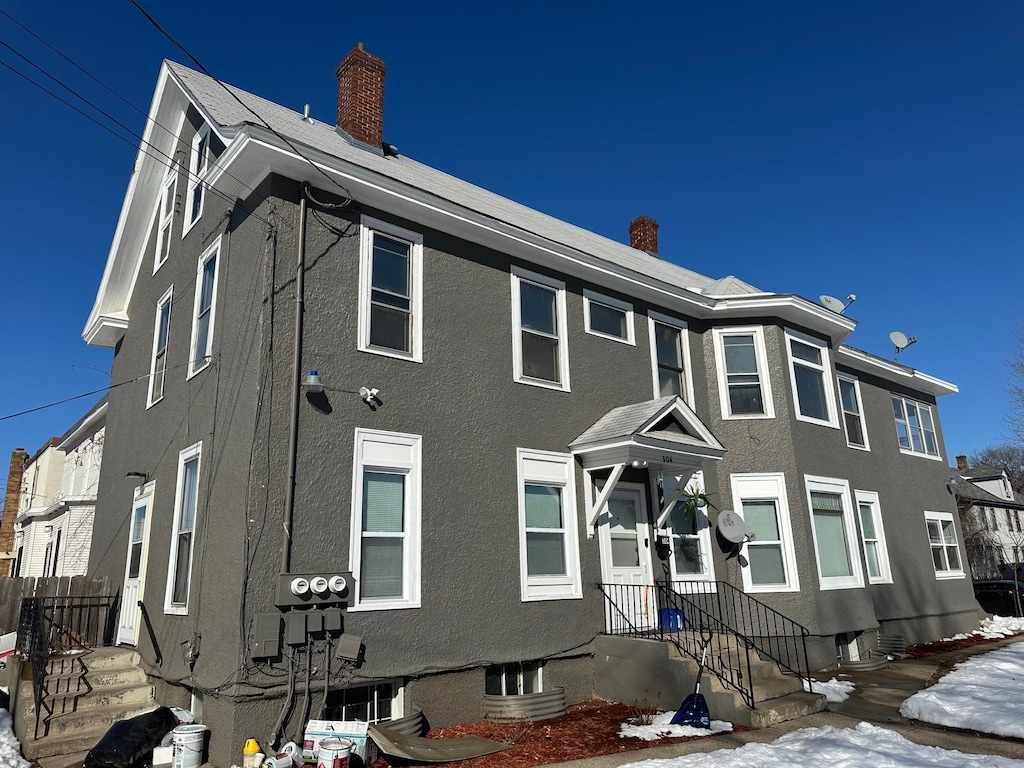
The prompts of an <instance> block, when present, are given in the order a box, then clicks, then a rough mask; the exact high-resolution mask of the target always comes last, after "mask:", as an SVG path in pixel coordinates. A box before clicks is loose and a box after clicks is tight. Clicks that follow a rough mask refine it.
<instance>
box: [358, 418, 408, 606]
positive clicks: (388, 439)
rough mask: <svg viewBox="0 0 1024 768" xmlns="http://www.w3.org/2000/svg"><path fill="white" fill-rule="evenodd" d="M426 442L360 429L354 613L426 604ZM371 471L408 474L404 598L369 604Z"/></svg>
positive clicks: (370, 602) (370, 601)
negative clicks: (363, 571) (366, 541)
mask: <svg viewBox="0 0 1024 768" xmlns="http://www.w3.org/2000/svg"><path fill="white" fill-rule="evenodd" d="M422 466H423V438H422V436H420V435H410V434H405V433H402V432H384V431H380V430H376V429H361V428H357V429H356V431H355V444H354V451H353V457H352V518H351V526H350V530H351V536H350V542H349V563H350V568H351V570H352V574H353V575H354V577H355V582H356V589H355V594H354V595H353V598H352V604H351V605H350V606H349V608H348V610H349V611H390V610H396V609H403V608H419V607H420V604H421V602H420V601H421V584H420V582H421V574H420V563H421V559H422V554H421V552H420V548H421V542H422V528H423V512H422V504H423V491H422ZM366 470H370V471H380V472H393V473H400V474H404V475H405V477H406V483H405V515H404V517H405V519H404V521H403V523H404V528H405V531H404V533H405V543H406V546H405V548H404V551H403V553H402V554H403V562H402V577H403V585H402V597H400V598H380V599H370V600H363V599H362V596H361V595H360V590H361V582H360V579H359V573H360V565H361V560H362V549H363V547H362V542H363V472H365V471H366Z"/></svg>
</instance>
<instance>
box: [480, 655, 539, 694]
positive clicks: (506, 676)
mask: <svg viewBox="0 0 1024 768" xmlns="http://www.w3.org/2000/svg"><path fill="white" fill-rule="evenodd" d="M543 672H544V663H543V662H541V661H518V662H513V663H512V664H500V665H498V666H494V667H488V668H487V670H486V671H485V672H484V693H485V694H487V695H488V696H522V695H524V694H527V693H541V692H542V691H543V690H544V677H543Z"/></svg>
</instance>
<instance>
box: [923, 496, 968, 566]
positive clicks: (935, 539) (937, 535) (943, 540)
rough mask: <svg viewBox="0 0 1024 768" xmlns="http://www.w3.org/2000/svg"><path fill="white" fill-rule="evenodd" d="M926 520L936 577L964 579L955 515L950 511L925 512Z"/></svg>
mask: <svg viewBox="0 0 1024 768" xmlns="http://www.w3.org/2000/svg"><path fill="white" fill-rule="evenodd" d="M924 522H925V525H926V526H927V528H928V545H929V546H930V547H931V550H932V565H934V566H935V578H937V579H962V578H963V577H964V575H965V574H964V569H963V566H962V565H961V564H960V547H959V545H958V544H957V537H956V526H955V525H954V523H953V515H952V514H950V513H949V512H925V513H924Z"/></svg>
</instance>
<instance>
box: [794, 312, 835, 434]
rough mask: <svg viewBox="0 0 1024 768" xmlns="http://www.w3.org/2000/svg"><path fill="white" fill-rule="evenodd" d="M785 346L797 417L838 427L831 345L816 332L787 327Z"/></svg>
mask: <svg viewBox="0 0 1024 768" xmlns="http://www.w3.org/2000/svg"><path fill="white" fill-rule="evenodd" d="M786 347H787V349H788V350H789V374H790V381H791V382H792V385H793V397H794V398H795V403H794V405H795V406H796V417H797V419H799V420H800V421H807V422H810V423H812V424H822V425H824V426H828V427H835V428H837V429H838V428H839V424H838V422H837V421H836V403H835V391H834V389H833V387H832V374H831V373H830V365H831V364H830V361H829V351H828V345H827V344H826V343H825V342H823V341H821V340H819V339H816V338H814V337H813V336H807V335H805V334H802V333H798V332H796V331H791V330H786Z"/></svg>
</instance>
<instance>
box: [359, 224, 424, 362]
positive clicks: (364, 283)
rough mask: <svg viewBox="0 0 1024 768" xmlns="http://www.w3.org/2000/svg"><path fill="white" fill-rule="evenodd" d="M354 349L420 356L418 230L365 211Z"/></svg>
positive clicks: (419, 358)
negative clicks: (412, 229)
mask: <svg viewBox="0 0 1024 768" xmlns="http://www.w3.org/2000/svg"><path fill="white" fill-rule="evenodd" d="M360 262H361V263H360V269H359V350H360V351H362V352H372V353H374V354H380V355H387V356H389V357H401V358H404V359H406V360H414V361H416V362H423V351H422V346H423V316H422V315H423V310H422V305H423V279H422V271H423V236H422V235H420V234H418V233H416V232H410V231H409V230H406V229H402V228H400V227H396V226H394V225H392V224H388V223H387V222H384V221H379V220H378V219H373V218H370V217H369V216H364V217H363V218H362V222H361V226H360Z"/></svg>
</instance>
